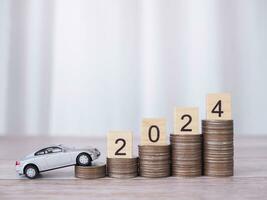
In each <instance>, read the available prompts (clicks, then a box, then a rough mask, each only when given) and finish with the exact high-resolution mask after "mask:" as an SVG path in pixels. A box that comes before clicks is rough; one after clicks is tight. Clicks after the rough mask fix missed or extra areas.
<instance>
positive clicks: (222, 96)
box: [206, 93, 232, 120]
mask: <svg viewBox="0 0 267 200" xmlns="http://www.w3.org/2000/svg"><path fill="white" fill-rule="evenodd" d="M206 109H207V110H206V114H207V119H208V120H229V119H232V110H231V95H230V94H227V93H219V94H208V95H207V99H206Z"/></svg>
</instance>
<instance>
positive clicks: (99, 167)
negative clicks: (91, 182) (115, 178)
mask: <svg viewBox="0 0 267 200" xmlns="http://www.w3.org/2000/svg"><path fill="white" fill-rule="evenodd" d="M105 176H106V165H105V164H101V163H94V164H92V166H79V165H75V177H77V178H84V179H96V178H103V177H105Z"/></svg>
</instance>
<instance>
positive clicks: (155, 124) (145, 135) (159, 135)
mask: <svg viewBox="0 0 267 200" xmlns="http://www.w3.org/2000/svg"><path fill="white" fill-rule="evenodd" d="M141 129H142V133H141V145H166V144H167V136H166V129H167V128H166V119H163V118H160V119H143V121H142V127H141Z"/></svg>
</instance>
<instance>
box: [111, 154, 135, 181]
mask: <svg viewBox="0 0 267 200" xmlns="http://www.w3.org/2000/svg"><path fill="white" fill-rule="evenodd" d="M107 171H108V176H109V177H112V178H134V177H136V176H137V175H138V158H107Z"/></svg>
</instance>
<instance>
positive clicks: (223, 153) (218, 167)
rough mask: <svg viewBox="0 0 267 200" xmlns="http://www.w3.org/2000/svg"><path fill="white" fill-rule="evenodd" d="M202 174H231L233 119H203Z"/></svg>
mask: <svg viewBox="0 0 267 200" xmlns="http://www.w3.org/2000/svg"><path fill="white" fill-rule="evenodd" d="M202 132H203V135H204V174H205V175H208V176H232V175H233V166H234V162H233V155H234V145H233V133H234V131H233V120H203V121H202Z"/></svg>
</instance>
